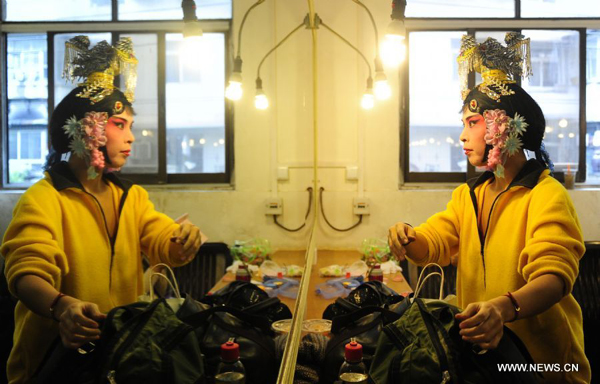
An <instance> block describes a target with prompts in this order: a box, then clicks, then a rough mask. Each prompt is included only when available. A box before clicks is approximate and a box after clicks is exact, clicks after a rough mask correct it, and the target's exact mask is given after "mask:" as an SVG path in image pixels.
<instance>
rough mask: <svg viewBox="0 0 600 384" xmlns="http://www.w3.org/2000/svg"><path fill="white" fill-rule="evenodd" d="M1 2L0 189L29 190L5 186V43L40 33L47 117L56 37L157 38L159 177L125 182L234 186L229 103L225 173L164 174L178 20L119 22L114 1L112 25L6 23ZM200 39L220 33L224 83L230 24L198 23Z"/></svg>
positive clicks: (136, 176)
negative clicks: (169, 58) (170, 65)
mask: <svg viewBox="0 0 600 384" xmlns="http://www.w3.org/2000/svg"><path fill="white" fill-rule="evenodd" d="M0 1H1V7H0V13H1V14H0V25H1V27H2V32H1V35H0V55H1V59H0V76H1V79H2V86H1V87H0V124H1V126H0V150H1V153H2V154H3V155H2V159H1V161H0V175H1V177H0V183H1V185H0V189H5V190H12V189H14V190H19V189H23V188H24V187H27V186H28V185H27V186H25V185H15V184H8V169H9V167H8V157H9V156H8V133H9V132H8V99H7V97H8V94H7V86H8V85H7V68H6V57H7V56H6V55H7V50H6V47H7V38H8V34H11V33H39V34H46V39H47V44H48V48H47V49H48V53H47V55H48V117H49V118H50V116H51V115H52V112H53V110H54V101H55V100H54V85H55V81H57V79H55V78H54V57H55V56H54V36H55V35H57V34H61V33H81V34H87V33H102V32H104V33H110V34H111V35H112V39H113V41H117V40H118V36H119V35H120V34H155V35H156V36H157V56H158V57H157V62H158V67H157V86H158V89H157V104H158V121H157V135H158V137H157V143H158V172H157V173H145V174H139V173H125V174H123V178H126V179H130V180H132V181H133V182H136V183H139V184H232V182H233V180H232V176H233V167H234V147H233V144H234V143H233V141H234V127H233V124H234V105H233V102H231V101H229V100H227V99H226V98H223V103H224V108H225V122H224V124H225V132H224V138H225V146H224V149H225V171H224V172H222V173H177V174H168V173H167V153H166V139H167V126H166V84H165V79H166V43H165V35H166V34H168V33H181V31H182V30H183V21H182V20H148V21H145V20H144V21H119V20H118V18H117V17H118V0H111V2H112V20H111V21H86V22H71V21H58V22H45V21H44V22H4V21H2V19H3V15H4V12H2V11H4V6H5V1H3V0H0ZM200 24H201V27H202V30H203V31H204V33H221V34H223V35H224V44H225V47H224V55H225V57H224V63H225V77H224V78H223V88H224V87H225V81H226V78H227V76H228V75H229V74H230V72H231V69H232V68H233V41H232V38H233V36H232V35H233V34H232V20H231V19H210V20H200Z"/></svg>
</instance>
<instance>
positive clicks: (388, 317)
mask: <svg viewBox="0 0 600 384" xmlns="http://www.w3.org/2000/svg"><path fill="white" fill-rule="evenodd" d="M373 313H380V314H381V319H382V320H383V323H384V324H387V323H392V322H394V321H396V320H398V319H399V318H400V316H401V315H399V314H397V313H396V312H392V311H390V310H389V309H386V308H381V307H376V306H374V305H370V306H367V307H363V308H359V309H357V310H355V311H354V312H351V313H348V314H346V315H341V316H336V317H334V318H333V321H332V323H331V333H333V334H336V333H338V332H339V331H340V330H341V329H342V328H345V327H346V326H348V324H351V323H354V322H356V320H359V319H361V318H363V317H364V316H367V315H370V314H373Z"/></svg>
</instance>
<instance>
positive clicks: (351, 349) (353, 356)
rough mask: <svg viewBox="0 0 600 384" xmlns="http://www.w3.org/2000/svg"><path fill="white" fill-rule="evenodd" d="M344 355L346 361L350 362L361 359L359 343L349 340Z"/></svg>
mask: <svg viewBox="0 0 600 384" xmlns="http://www.w3.org/2000/svg"><path fill="white" fill-rule="evenodd" d="M344 357H345V358H346V361H349V362H351V363H356V362H359V361H361V360H362V357H363V353H362V345H360V344H359V343H357V342H356V341H351V342H349V343H348V344H346V349H345V351H344Z"/></svg>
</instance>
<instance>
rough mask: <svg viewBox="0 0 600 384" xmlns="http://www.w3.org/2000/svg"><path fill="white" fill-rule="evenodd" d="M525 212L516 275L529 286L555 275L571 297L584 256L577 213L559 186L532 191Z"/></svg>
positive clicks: (566, 194)
mask: <svg viewBox="0 0 600 384" xmlns="http://www.w3.org/2000/svg"><path fill="white" fill-rule="evenodd" d="M535 192H536V196H534V197H533V198H532V201H531V204H530V206H529V211H528V222H527V237H526V242H525V247H524V248H523V251H521V254H520V255H519V270H518V271H519V273H520V274H521V275H522V276H523V278H524V279H525V281H527V282H529V281H531V280H533V279H535V278H537V277H539V276H541V275H544V274H548V273H551V274H555V275H557V276H560V277H561V278H562V279H563V280H564V282H565V290H564V293H565V295H567V294H569V293H571V290H572V289H573V283H574V282H575V279H576V278H577V275H578V273H579V260H580V259H581V257H582V256H583V254H584V253H585V245H584V242H583V234H582V233H581V226H580V225H579V219H578V218H577V212H576V211H575V207H574V206H573V202H572V201H571V197H570V196H569V194H568V193H567V191H566V190H565V189H564V188H563V187H562V186H561V185H559V184H558V182H557V183H556V185H550V186H546V188H543V189H540V190H539V191H535Z"/></svg>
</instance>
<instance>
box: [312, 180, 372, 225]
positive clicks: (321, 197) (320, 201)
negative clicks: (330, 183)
mask: <svg viewBox="0 0 600 384" xmlns="http://www.w3.org/2000/svg"><path fill="white" fill-rule="evenodd" d="M324 190H325V188H323V187H321V188H320V189H319V203H321V213H322V214H323V218H324V219H325V222H326V223H327V225H329V226H330V227H331V228H332V229H334V230H336V231H338V232H347V231H349V230H351V229H354V228H356V227H358V226H359V225H360V223H362V219H363V215H358V222H357V223H356V224H354V225H353V226H351V227H348V228H336V227H334V226H333V225H332V224H331V223H330V222H329V220H327V216H325V209H324V208H323V191H324Z"/></svg>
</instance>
